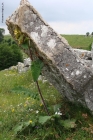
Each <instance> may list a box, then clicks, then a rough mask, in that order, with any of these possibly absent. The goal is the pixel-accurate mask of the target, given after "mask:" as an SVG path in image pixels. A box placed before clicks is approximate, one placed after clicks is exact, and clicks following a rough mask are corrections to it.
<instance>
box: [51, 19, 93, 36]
mask: <svg viewBox="0 0 93 140" xmlns="http://www.w3.org/2000/svg"><path fill="white" fill-rule="evenodd" d="M49 24H50V26H51V27H52V28H53V29H54V30H55V31H56V32H58V33H59V34H86V32H90V33H91V32H93V21H81V22H77V23H73V22H70V23H69V22H49Z"/></svg>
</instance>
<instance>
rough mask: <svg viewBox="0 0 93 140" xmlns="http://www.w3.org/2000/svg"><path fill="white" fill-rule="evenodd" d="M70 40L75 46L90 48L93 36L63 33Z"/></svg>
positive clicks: (72, 45)
mask: <svg viewBox="0 0 93 140" xmlns="http://www.w3.org/2000/svg"><path fill="white" fill-rule="evenodd" d="M62 36H63V37H65V39H66V40H68V43H69V44H70V46H71V47H73V48H78V49H86V50H90V44H91V43H92V42H93V37H90V36H88V37H86V36H85V35H62Z"/></svg>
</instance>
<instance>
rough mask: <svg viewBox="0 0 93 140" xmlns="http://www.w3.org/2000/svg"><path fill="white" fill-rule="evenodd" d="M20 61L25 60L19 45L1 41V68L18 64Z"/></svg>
mask: <svg viewBox="0 0 93 140" xmlns="http://www.w3.org/2000/svg"><path fill="white" fill-rule="evenodd" d="M18 62H23V55H22V53H21V50H20V49H19V47H18V46H17V45H15V44H13V45H8V44H7V43H1V44H0V70H3V69H6V68H9V67H10V66H14V65H17V63H18Z"/></svg>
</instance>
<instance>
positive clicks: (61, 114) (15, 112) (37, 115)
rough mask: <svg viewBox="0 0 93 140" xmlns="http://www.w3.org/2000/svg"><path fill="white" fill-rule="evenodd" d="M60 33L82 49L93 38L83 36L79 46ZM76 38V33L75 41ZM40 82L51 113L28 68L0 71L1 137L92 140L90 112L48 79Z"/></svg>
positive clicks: (38, 139) (92, 124)
mask: <svg viewBox="0 0 93 140" xmlns="http://www.w3.org/2000/svg"><path fill="white" fill-rule="evenodd" d="M63 36H64V37H65V38H66V39H67V38H68V39H67V40H68V42H69V44H70V45H71V43H72V45H71V46H73V47H76V48H82V49H83V48H84V47H85V48H88V47H89V45H90V44H91V43H92V40H93V38H89V37H87V38H85V37H84V36H83V37H82V38H83V39H84V40H83V39H81V40H83V43H82V42H81V45H80V42H79V41H77V44H76V42H74V41H71V38H70V36H69V35H63ZM74 37H75V36H73V37H72V40H74V39H73V38H74ZM79 37H80V36H79V35H78V36H76V38H78V39H77V40H79V39H80V38H79ZM4 38H6V39H5V40H6V43H10V42H11V41H13V40H12V38H11V41H10V36H6V37H4ZM7 40H8V42H7ZM84 42H86V43H85V44H86V46H84V47H83V45H84ZM78 45H79V46H78ZM85 48H84V49H85ZM39 85H40V88H41V90H42V94H43V96H44V99H45V102H46V105H47V107H48V110H49V112H50V116H47V114H46V113H45V110H44V106H43V104H42V102H41V100H40V99H39V96H38V94H37V93H38V91H37V88H36V84H35V82H34V81H33V78H32V74H31V71H28V72H26V73H21V74H19V73H18V72H17V71H16V70H12V71H11V70H3V71H0V140H93V116H92V115H91V114H90V112H89V111H88V110H87V109H85V108H83V107H82V106H77V105H75V104H72V103H70V102H67V101H66V99H63V98H62V96H61V95H60V94H59V93H58V91H57V90H56V89H55V88H54V87H53V86H52V85H51V84H50V83H48V82H47V81H46V82H44V81H43V80H42V81H39Z"/></svg>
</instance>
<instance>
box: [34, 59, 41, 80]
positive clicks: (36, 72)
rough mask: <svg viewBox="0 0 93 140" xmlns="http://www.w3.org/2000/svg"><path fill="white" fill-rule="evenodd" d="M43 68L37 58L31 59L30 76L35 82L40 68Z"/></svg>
mask: <svg viewBox="0 0 93 140" xmlns="http://www.w3.org/2000/svg"><path fill="white" fill-rule="evenodd" d="M42 68H43V62H42V61H41V60H39V59H37V60H36V61H33V62H32V64H31V72H32V77H33V80H34V81H35V82H36V81H37V80H38V77H39V75H40V73H41V70H42Z"/></svg>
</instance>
